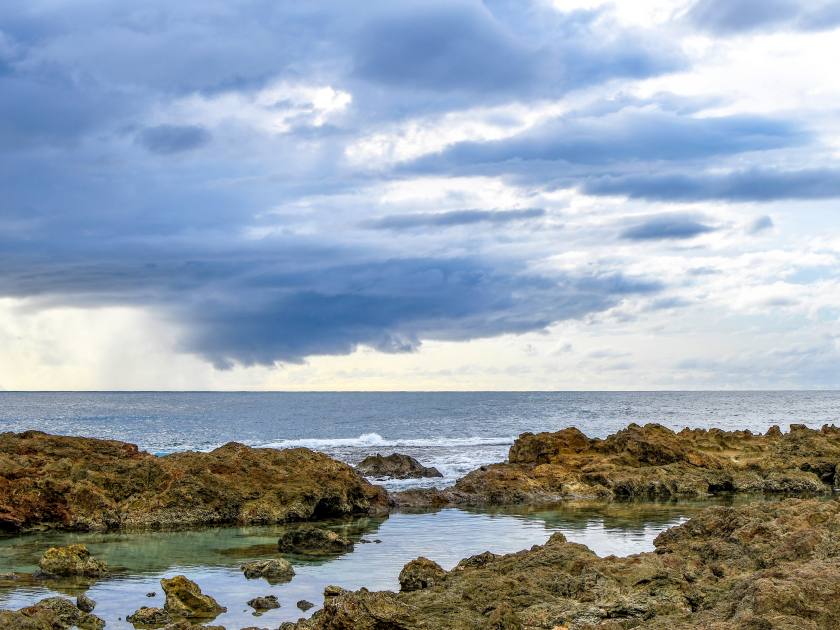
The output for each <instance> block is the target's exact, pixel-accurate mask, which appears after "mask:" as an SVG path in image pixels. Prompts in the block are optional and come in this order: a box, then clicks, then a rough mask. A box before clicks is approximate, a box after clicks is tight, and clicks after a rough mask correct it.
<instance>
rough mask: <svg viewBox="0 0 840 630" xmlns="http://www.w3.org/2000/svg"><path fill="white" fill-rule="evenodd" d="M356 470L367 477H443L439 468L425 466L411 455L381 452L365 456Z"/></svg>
mask: <svg viewBox="0 0 840 630" xmlns="http://www.w3.org/2000/svg"><path fill="white" fill-rule="evenodd" d="M356 470H358V471H359V472H360V473H362V474H363V475H365V476H366V477H377V478H383V477H390V478H392V479H419V478H422V477H443V475H441V474H440V471H439V470H438V469H437V468H432V467H429V466H424V465H423V464H421V463H420V462H418V461H417V460H416V459H414V458H413V457H411V456H410V455H403V454H401V453H392V454H391V455H386V456H382V455H380V454H379V453H377V454H376V455H369V456H368V457H365V458H364V459H363V460H362V461H361V462H359V464H358V465H357V466H356Z"/></svg>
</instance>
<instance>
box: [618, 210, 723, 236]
mask: <svg viewBox="0 0 840 630" xmlns="http://www.w3.org/2000/svg"><path fill="white" fill-rule="evenodd" d="M716 229H717V228H715V227H713V226H711V225H707V224H705V223H703V222H702V219H700V218H699V217H697V216H696V215H692V214H680V213H670V214H657V215H653V216H648V217H644V218H643V219H641V220H639V221H637V222H635V223H633V224H631V225H630V226H629V227H627V228H625V229H624V230H623V231H622V232H621V238H623V239H626V240H629V241H661V240H687V239H691V238H695V237H697V236H701V235H703V234H708V233H709V232H714V231H715V230H716Z"/></svg>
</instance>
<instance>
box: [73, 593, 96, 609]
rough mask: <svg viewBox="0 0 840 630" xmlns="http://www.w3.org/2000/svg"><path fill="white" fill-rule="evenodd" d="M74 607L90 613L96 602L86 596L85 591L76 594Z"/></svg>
mask: <svg viewBox="0 0 840 630" xmlns="http://www.w3.org/2000/svg"><path fill="white" fill-rule="evenodd" d="M76 608H78V609H79V610H81V611H82V612H86V613H90V612H93V609H94V608H96V602H95V601H93V600H92V599H91V598H90V597H88V596H87V595H86V594H85V593H80V594H79V595H77V596H76Z"/></svg>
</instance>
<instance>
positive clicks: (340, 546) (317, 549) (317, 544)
mask: <svg viewBox="0 0 840 630" xmlns="http://www.w3.org/2000/svg"><path fill="white" fill-rule="evenodd" d="M277 549H278V550H280V551H282V552H284V553H297V554H306V555H330V554H336V553H344V552H347V551H352V550H353V541H352V540H350V539H349V538H345V537H344V536H341V535H340V534H337V533H336V532H334V531H331V530H329V529H324V528H323V527H316V526H314V525H303V526H299V527H294V528H291V529H289V530H287V531H285V532H283V534H282V535H281V536H280V538H279V539H278V540H277Z"/></svg>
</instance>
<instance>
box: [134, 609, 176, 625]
mask: <svg viewBox="0 0 840 630" xmlns="http://www.w3.org/2000/svg"><path fill="white" fill-rule="evenodd" d="M125 619H126V621H128V622H129V623H131V624H134V626H136V627H138V628H159V627H161V626H164V625H166V624H168V623H171V622H172V615H170V614H169V613H168V612H166V611H165V610H164V609H163V608H153V607H151V606H143V607H141V608H140V609H138V610H136V611H134V613H132V614H130V615H128V616H127V617H126V618H125Z"/></svg>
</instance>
